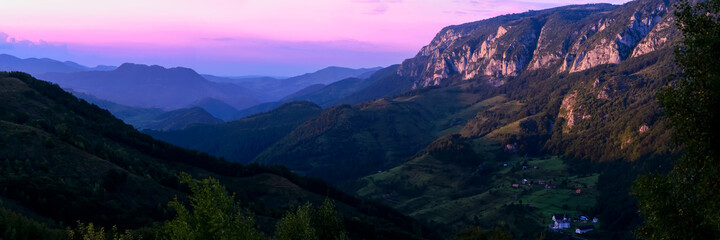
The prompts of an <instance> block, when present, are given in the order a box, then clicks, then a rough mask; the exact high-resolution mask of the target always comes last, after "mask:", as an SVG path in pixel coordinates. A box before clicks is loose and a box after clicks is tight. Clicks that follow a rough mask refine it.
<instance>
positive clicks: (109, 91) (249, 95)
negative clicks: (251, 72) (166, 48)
mask: <svg viewBox="0 0 720 240" xmlns="http://www.w3.org/2000/svg"><path fill="white" fill-rule="evenodd" d="M39 78H41V79H45V80H48V81H51V82H55V83H58V84H59V85H60V86H61V87H63V88H68V89H72V90H73V91H75V92H82V93H88V94H91V95H94V96H96V97H98V98H101V99H106V100H109V101H112V102H115V103H119V104H123V105H128V106H137V107H144V108H162V109H179V108H184V107H186V106H189V105H191V104H192V103H194V102H196V101H199V100H202V99H204V98H215V99H218V100H221V101H223V102H225V103H227V104H229V105H231V106H233V107H235V108H247V107H250V106H253V105H256V104H258V103H260V102H262V101H263V99H264V97H263V94H260V93H258V92H255V91H253V90H250V89H247V88H244V87H241V86H238V85H235V84H231V83H216V82H211V81H208V80H206V79H205V78H203V77H202V76H200V75H199V74H197V73H196V72H195V71H193V70H192V69H189V68H181V67H177V68H164V67H161V66H157V65H154V66H147V65H141V64H132V63H125V64H123V65H121V66H120V67H118V68H117V69H115V70H113V71H105V72H101V71H91V72H74V73H47V74H42V75H39Z"/></svg>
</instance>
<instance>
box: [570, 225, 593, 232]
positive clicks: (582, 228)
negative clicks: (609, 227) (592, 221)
mask: <svg viewBox="0 0 720 240" xmlns="http://www.w3.org/2000/svg"><path fill="white" fill-rule="evenodd" d="M592 230H595V227H593V226H592V225H588V226H579V227H577V228H575V233H577V234H583V233H586V232H589V231H592Z"/></svg>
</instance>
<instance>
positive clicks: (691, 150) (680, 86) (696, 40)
mask: <svg viewBox="0 0 720 240" xmlns="http://www.w3.org/2000/svg"><path fill="white" fill-rule="evenodd" d="M719 16H720V0H709V1H702V2H700V3H691V2H690V1H687V0H686V1H683V2H681V3H680V4H678V5H677V10H676V11H675V17H676V18H677V25H678V28H679V29H680V30H681V31H682V34H683V40H682V44H681V46H680V47H679V48H678V49H677V50H676V52H675V54H676V62H677V63H678V65H679V66H680V67H681V68H682V70H683V73H682V75H681V76H680V78H679V79H678V80H676V81H673V82H671V84H670V85H669V86H668V87H666V88H663V89H662V90H661V91H660V92H659V93H658V98H659V100H660V103H661V105H662V106H663V107H664V110H665V113H666V114H667V120H668V122H669V125H670V127H671V129H672V130H673V140H674V142H675V143H677V144H678V146H680V147H681V150H682V155H681V156H680V157H679V158H678V159H676V160H674V167H673V169H672V170H671V171H670V172H669V173H668V174H667V175H663V174H649V175H644V176H641V177H639V178H638V179H637V180H636V182H635V184H634V186H633V194H634V195H635V196H636V197H637V198H638V205H639V209H640V214H641V215H642V216H643V217H644V219H645V223H644V225H643V226H641V227H640V229H638V231H637V235H638V237H639V238H648V239H720V160H719V158H718V155H717V150H716V149H714V147H715V146H716V145H717V139H716V138H717V135H716V133H717V132H718V129H717V126H718V123H720V122H719V121H718V119H717V118H718V114H717V110H718V106H720V105H718V104H719V103H718V93H719V92H720V89H718V86H719V85H720V67H719V66H720V21H718V20H719V19H718V18H719Z"/></svg>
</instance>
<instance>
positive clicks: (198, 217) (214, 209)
mask: <svg viewBox="0 0 720 240" xmlns="http://www.w3.org/2000/svg"><path fill="white" fill-rule="evenodd" d="M180 182H181V183H184V184H187V185H188V186H189V187H190V191H191V192H192V195H190V196H188V199H189V200H190V207H191V210H188V209H186V208H185V206H183V205H182V204H181V203H180V202H178V200H177V199H175V200H173V201H172V202H170V203H169V205H170V207H172V208H173V209H174V210H175V211H176V212H177V216H176V217H175V219H173V220H171V221H169V222H167V223H166V224H165V231H166V234H167V236H166V237H167V239H173V240H175V239H178V240H179V239H223V240H230V239H263V238H264V236H263V234H262V233H260V232H259V231H257V230H256V229H255V226H254V225H255V223H254V221H253V217H252V215H251V214H249V213H243V209H242V208H241V207H240V206H239V204H238V203H237V202H236V201H235V195H234V194H233V195H229V194H228V193H227V191H226V190H225V187H223V186H221V185H220V182H219V181H218V180H217V179H214V178H212V177H210V178H207V179H203V180H200V181H198V180H195V179H193V178H192V177H191V176H190V175H188V174H186V173H181V174H180Z"/></svg>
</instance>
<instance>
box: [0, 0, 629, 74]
mask: <svg viewBox="0 0 720 240" xmlns="http://www.w3.org/2000/svg"><path fill="white" fill-rule="evenodd" d="M596 2H608V3H613V4H621V3H624V2H627V1H622V0H621V1H617V0H614V1H592V0H589V1H559V0H490V1H481V0H301V1H299V0H123V1H118V0H112V1H111V0H32V1H10V2H9V3H3V4H2V8H3V13H2V14H0V53H8V54H12V55H16V56H18V57H50V58H55V59H58V60H71V61H76V62H78V63H81V64H85V65H97V64H108V65H119V64H121V63H123V62H137V63H146V64H159V65H164V66H167V67H172V66H186V67H191V68H194V69H196V70H198V71H199V72H203V73H212V74H217V75H246V74H264V75H286V76H291V75H297V74H301V73H305V72H310V71H314V70H317V69H320V68H323V67H326V66H330V65H334V66H346V67H374V66H387V65H390V64H395V63H400V62H401V61H402V60H403V59H405V58H409V57H412V56H414V55H415V53H416V52H417V51H418V50H419V49H420V47H422V46H423V45H425V44H427V43H428V42H430V40H432V38H433V37H434V36H435V34H436V33H437V32H438V31H439V30H440V29H441V28H443V27H445V26H448V25H454V24H461V23H465V22H472V21H477V20H481V19H485V18H489V17H494V16H497V15H501V14H506V13H516V12H524V11H527V10H531V9H532V10H540V9H545V8H551V7H555V6H562V5H568V4H584V3H596ZM1 33H5V34H1Z"/></svg>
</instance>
